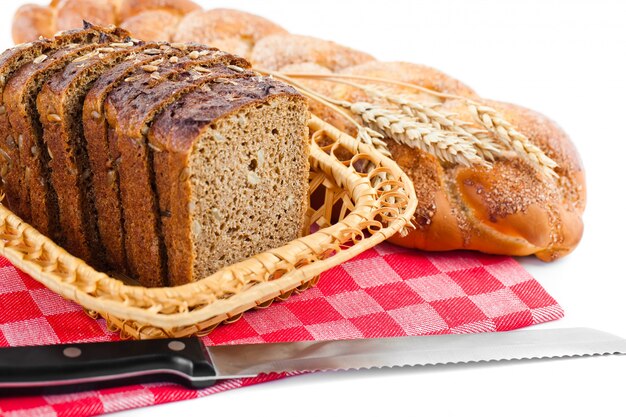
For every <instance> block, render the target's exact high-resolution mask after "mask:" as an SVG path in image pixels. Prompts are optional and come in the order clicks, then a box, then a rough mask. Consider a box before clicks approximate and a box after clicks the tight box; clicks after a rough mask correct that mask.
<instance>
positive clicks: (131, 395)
mask: <svg viewBox="0 0 626 417" xmlns="http://www.w3.org/2000/svg"><path fill="white" fill-rule="evenodd" d="M99 397H100V401H102V405H103V407H104V412H105V413H113V412H115V411H122V410H128V409H129V408H137V407H147V406H149V405H154V394H152V392H151V391H150V390H147V389H145V388H139V389H134V390H129V391H121V392H115V393H113V394H100V395H99Z"/></svg>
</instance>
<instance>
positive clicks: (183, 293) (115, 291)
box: [0, 117, 417, 338]
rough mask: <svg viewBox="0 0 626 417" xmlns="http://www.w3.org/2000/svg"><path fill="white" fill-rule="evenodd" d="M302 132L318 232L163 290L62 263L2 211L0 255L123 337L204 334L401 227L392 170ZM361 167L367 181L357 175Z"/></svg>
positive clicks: (307, 282)
mask: <svg viewBox="0 0 626 417" xmlns="http://www.w3.org/2000/svg"><path fill="white" fill-rule="evenodd" d="M309 129H310V133H311V141H312V147H311V158H310V160H311V173H310V190H309V194H310V197H311V198H310V201H311V202H312V204H311V207H310V208H309V210H308V212H307V226H310V228H309V229H308V230H311V229H317V231H315V232H314V233H312V234H309V235H307V236H304V237H302V238H299V239H297V240H294V241H292V242H290V243H288V244H287V245H285V246H283V247H280V248H277V249H273V250H269V251H267V252H264V253H260V254H258V255H255V256H253V257H252V258H249V259H246V260H244V261H242V262H239V263H236V264H234V265H231V266H228V267H226V268H223V269H221V270H219V271H218V272H216V273H214V274H213V275H211V276H208V277H206V278H204V279H202V280H200V281H197V282H194V283H190V284H186V285H182V286H178V287H170V288H144V287H140V286H134V285H129V284H125V283H123V282H122V281H120V280H118V279H115V278H112V277H110V276H109V275H107V274H105V273H103V272H99V271H96V270H94V269H93V268H91V267H90V266H89V265H87V264H86V263H85V262H83V261H82V260H81V259H78V258H76V257H74V256H72V255H70V254H69V253H67V252H66V251H65V250H63V249H62V248H61V247H59V246H58V245H56V244H55V243H54V242H52V241H51V240H50V239H48V238H47V237H46V236H44V235H42V234H41V233H39V232H38V231H37V230H36V229H35V228H33V227H32V226H30V225H28V224H26V223H24V222H23V221H22V220H21V219H20V218H18V217H17V216H16V215H14V214H13V213H12V212H11V211H10V210H8V209H7V208H6V207H4V206H2V205H0V254H2V255H3V256H5V257H6V258H7V259H9V260H10V261H11V262H12V263H13V264H14V265H15V266H16V267H17V268H19V269H21V270H22V271H24V272H26V273H28V274H30V275H31V276H32V277H33V278H35V279H36V280H38V281H39V282H41V283H42V284H43V285H45V286H46V287H48V288H50V289H51V290H52V291H54V292H56V293H58V294H60V295H62V296H63V297H65V298H67V299H70V300H73V301H75V302H77V303H78V304H80V305H82V306H83V307H84V308H85V310H86V311H87V312H88V314H90V315H91V316H92V317H94V318H95V317H98V316H101V317H103V318H104V319H106V321H107V323H108V325H109V327H110V328H111V329H112V330H115V331H119V332H120V334H121V336H122V337H124V338H158V337H181V336H190V335H194V334H195V335H202V334H206V333H208V332H210V331H211V330H213V329H214V328H215V327H216V326H217V325H219V324H220V323H223V322H232V321H234V320H236V319H237V318H239V317H241V314H242V313H243V312H244V311H246V310H248V309H251V308H262V307H267V306H269V305H270V304H271V303H272V301H274V300H283V299H285V298H287V297H289V296H290V295H291V294H292V293H294V292H299V291H302V290H304V289H307V288H309V287H310V286H312V285H314V284H315V283H316V282H317V279H318V277H319V274H320V273H321V272H323V271H325V270H327V269H329V268H331V267H333V266H336V265H338V264H340V263H341V262H343V261H346V260H348V259H350V258H352V257H354V256H355V255H357V254H359V253H361V252H363V251H365V250H366V249H368V248H371V247H372V246H374V245H376V244H378V243H380V242H382V241H383V240H385V239H387V238H388V237H390V236H391V235H393V234H394V233H397V232H400V231H401V230H403V229H404V228H405V227H410V223H409V222H410V219H411V217H412V215H413V212H414V211H415V208H416V206H417V198H416V197H415V191H414V189H413V185H412V183H411V181H410V180H409V178H408V177H407V176H406V175H405V174H404V173H403V172H402V171H401V169H400V168H399V167H398V166H397V165H396V164H395V163H394V162H393V161H391V160H390V159H388V158H385V157H384V156H382V155H381V154H380V153H378V152H377V151H376V150H374V149H373V148H372V147H370V146H367V145H364V144H362V143H359V142H357V141H356V140H355V139H354V138H352V137H350V136H348V135H346V134H344V133H342V132H340V131H339V130H337V129H335V128H334V127H332V126H331V125H329V124H327V123H325V122H323V121H321V120H320V119H318V118H316V117H313V119H312V120H311V121H310V124H309ZM365 166H367V167H368V168H369V169H368V171H369V172H368V173H367V174H364V173H361V172H360V171H364V169H363V167H365ZM371 168H374V169H371ZM374 184H375V185H374ZM0 285H1V283H0Z"/></svg>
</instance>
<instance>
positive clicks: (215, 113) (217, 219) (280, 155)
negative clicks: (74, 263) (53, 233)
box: [148, 77, 309, 285]
mask: <svg viewBox="0 0 626 417" xmlns="http://www.w3.org/2000/svg"><path fill="white" fill-rule="evenodd" d="M308 117H309V114H308V109H307V103H306V100H305V99H304V98H303V97H302V96H301V95H300V94H298V93H297V92H296V91H295V90H294V89H293V88H291V87H289V86H287V85H285V84H283V83H280V82H277V81H275V80H272V79H271V78H268V77H247V78H237V79H232V80H223V79H220V80H213V81H212V82H211V83H209V84H205V85H203V88H200V89H197V90H195V91H194V92H191V93H189V94H187V95H185V96H183V97H182V98H181V99H180V100H178V101H177V102H175V103H173V104H171V105H170V106H169V107H168V108H167V109H165V110H164V111H162V112H161V113H160V114H159V116H158V117H157V118H156V119H155V121H154V123H153V125H152V127H151V129H150V131H149V133H148V138H149V141H150V148H151V149H153V150H156V152H154V170H155V179H156V185H157V195H158V198H159V204H160V208H159V211H160V213H161V215H162V221H163V232H164V239H165V245H166V248H167V257H168V268H169V284H170V285H181V284H185V283H188V282H191V281H193V280H197V279H201V278H204V277H206V276H208V275H209V274H211V273H213V272H215V271H216V270H217V269H219V268H221V267H224V266H226V265H228V264H231V263H233V262H236V261H238V260H241V259H244V258H246V257H249V256H251V255H253V254H255V253H258V252H260V251H263V250H267V249H270V248H274V247H278V246H280V245H282V244H285V243H287V242H289V241H290V240H292V239H294V238H296V237H298V233H299V232H300V231H302V227H303V223H304V215H305V212H306V208H307V207H308V204H307V198H308V193H307V191H308V172H309V165H308V155H309V152H308V146H309V144H308V143H309V142H308V134H307V132H308V130H307V121H308Z"/></svg>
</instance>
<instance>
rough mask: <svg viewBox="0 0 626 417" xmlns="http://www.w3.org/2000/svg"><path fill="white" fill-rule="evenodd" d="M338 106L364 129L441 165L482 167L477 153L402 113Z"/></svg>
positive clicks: (365, 105)
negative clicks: (440, 161)
mask: <svg viewBox="0 0 626 417" xmlns="http://www.w3.org/2000/svg"><path fill="white" fill-rule="evenodd" d="M340 103H341V105H342V106H343V107H345V108H348V109H349V110H350V111H351V112H352V113H354V114H355V115H357V116H359V117H360V118H361V120H363V123H364V124H365V126H367V127H369V128H371V129H373V130H375V131H377V132H379V133H381V134H383V135H385V136H387V137H389V138H392V139H394V140H395V141H396V142H399V143H403V144H405V145H407V146H410V147H412V148H418V149H421V150H423V151H426V152H428V153H431V154H433V155H435V156H436V157H438V158H439V159H441V160H443V161H448V162H452V163H457V164H461V165H465V166H470V165H472V164H478V165H484V164H485V161H484V160H483V159H482V158H480V157H479V156H478V154H477V152H476V149H475V148H474V147H473V146H471V145H470V144H468V143H467V142H466V141H465V140H463V139H461V138H459V137H458V136H455V135H452V134H449V133H448V134H447V133H446V132H444V131H442V130H439V129H435V128H433V126H431V125H429V124H426V123H422V122H419V121H417V120H415V119H414V118H413V117H411V116H408V115H406V114H404V113H402V112H395V111H393V110H390V109H386V108H384V107H381V106H377V105H374V104H371V103H364V102H359V103H350V102H340Z"/></svg>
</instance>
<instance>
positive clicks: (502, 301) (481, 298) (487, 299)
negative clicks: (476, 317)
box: [469, 288, 528, 318]
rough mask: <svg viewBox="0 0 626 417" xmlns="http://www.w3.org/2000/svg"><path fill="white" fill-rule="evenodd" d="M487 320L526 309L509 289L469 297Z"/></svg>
mask: <svg viewBox="0 0 626 417" xmlns="http://www.w3.org/2000/svg"><path fill="white" fill-rule="evenodd" d="M469 298H470V300H472V301H473V302H474V304H476V305H477V306H478V308H480V309H481V310H482V312H483V313H485V315H486V316H487V317H489V318H494V317H500V316H505V315H507V314H511V313H517V312H519V311H524V310H527V309H528V306H526V304H524V303H523V302H522V300H520V299H519V297H518V296H517V295H515V293H514V292H513V291H511V289H510V288H503V289H501V290H498V291H494V292H490V293H486V294H478V295H472V296H470V297H469Z"/></svg>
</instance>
